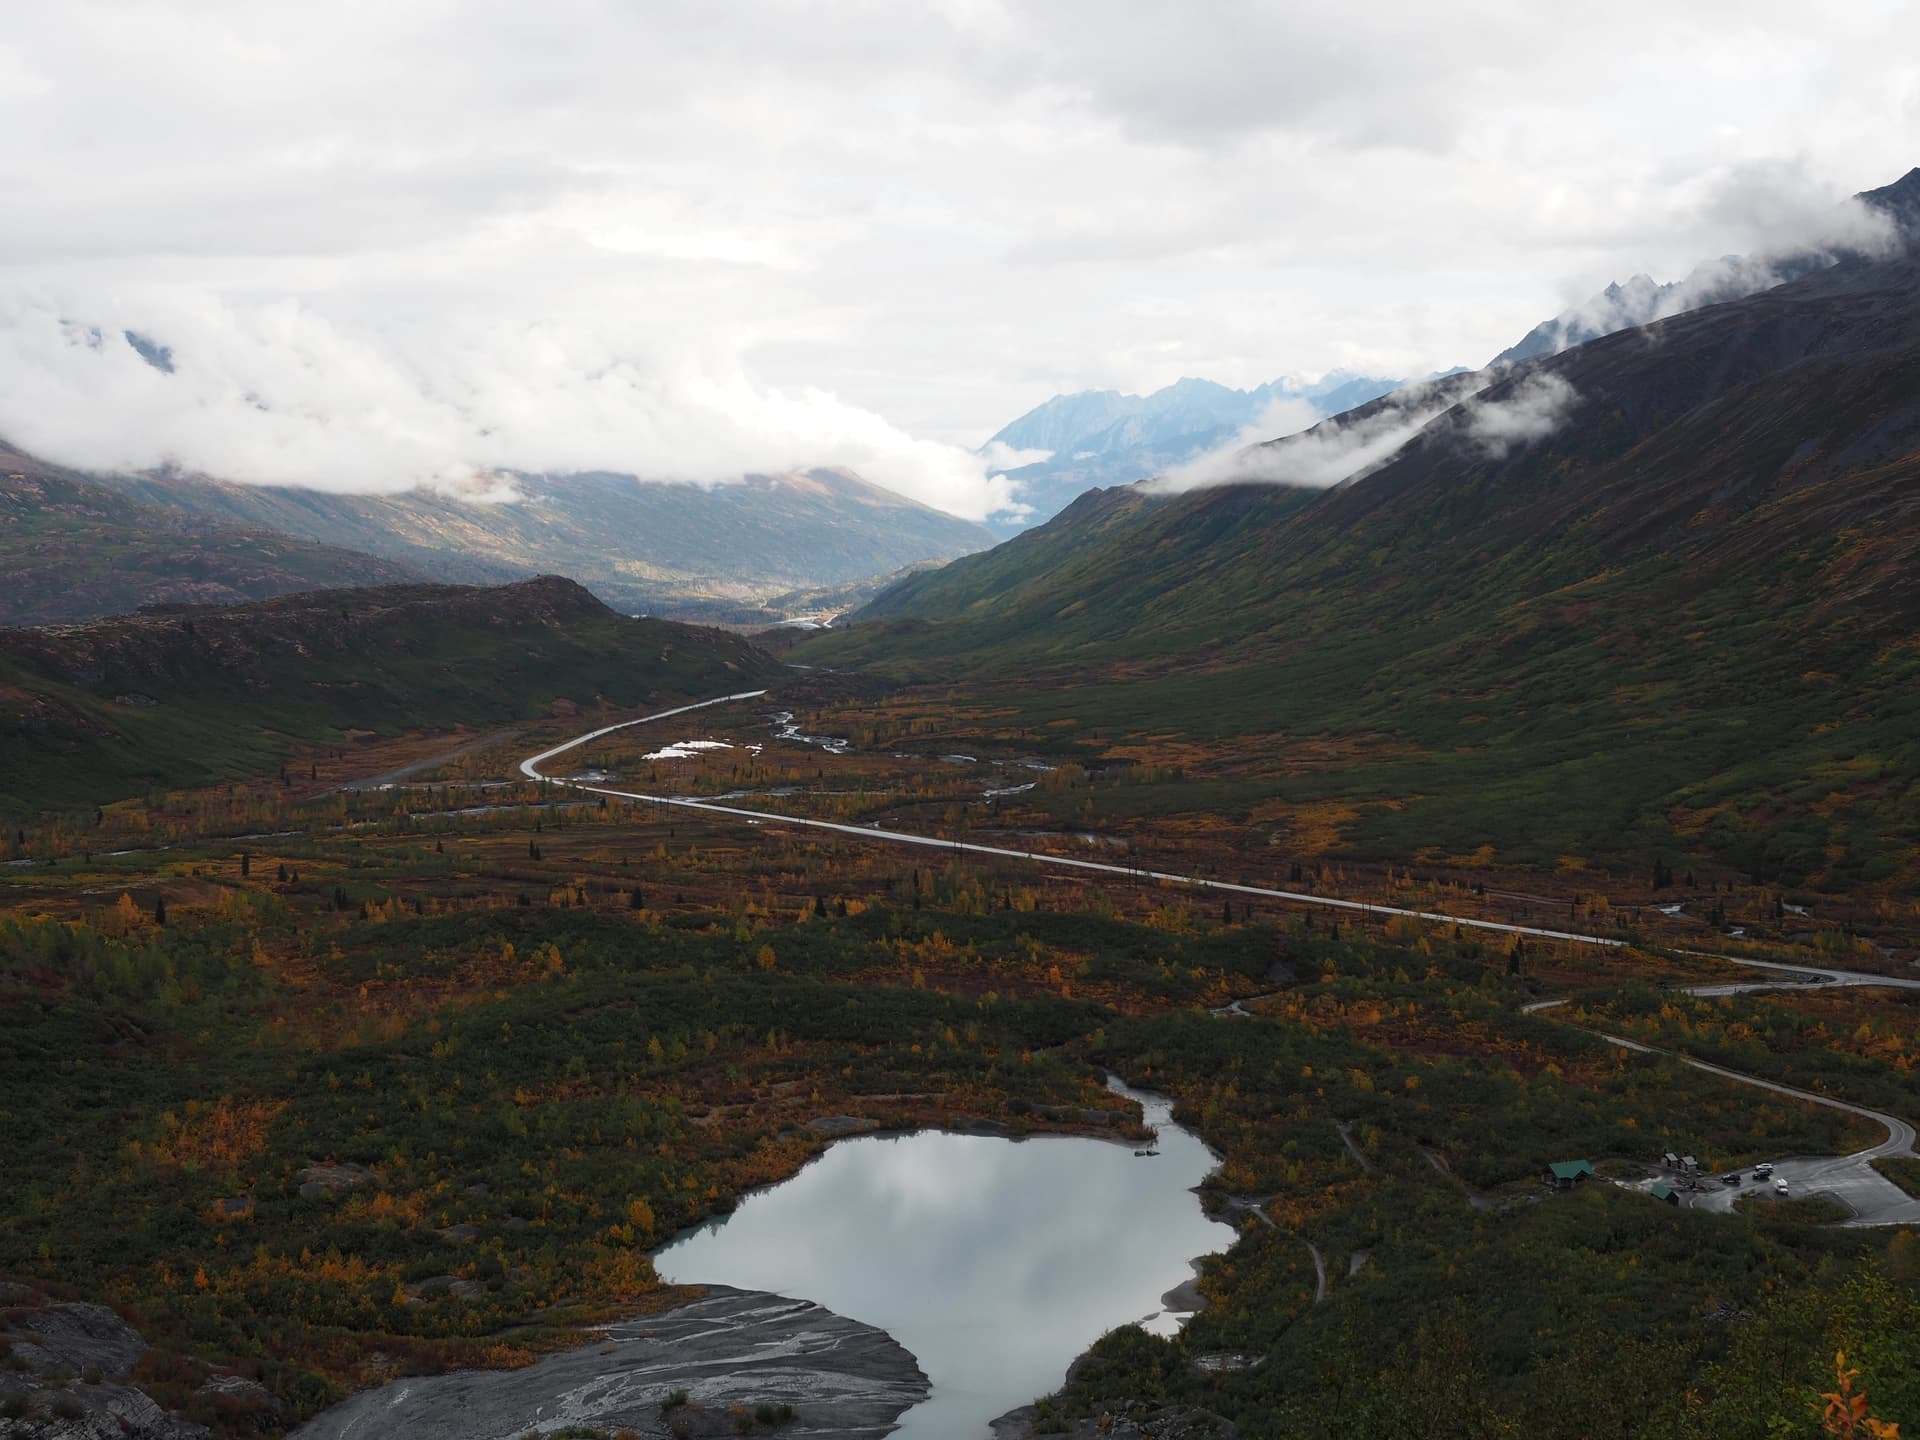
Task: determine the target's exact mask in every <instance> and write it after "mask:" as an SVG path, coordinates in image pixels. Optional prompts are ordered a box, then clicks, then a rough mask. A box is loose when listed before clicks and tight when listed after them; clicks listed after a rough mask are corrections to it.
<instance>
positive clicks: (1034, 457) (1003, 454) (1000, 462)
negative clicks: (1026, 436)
mask: <svg viewBox="0 0 1920 1440" xmlns="http://www.w3.org/2000/svg"><path fill="white" fill-rule="evenodd" d="M980 458H981V459H982V460H984V461H986V462H987V464H988V465H989V466H990V467H991V468H993V469H995V470H1018V469H1020V468H1021V467H1022V466H1023V465H1044V464H1045V463H1046V462H1047V461H1049V460H1051V459H1052V458H1053V451H1051V450H1021V449H1018V448H1016V447H1015V446H1012V445H1009V444H1007V442H1006V441H1004V440H989V441H988V442H987V443H986V444H984V445H982V446H981V447H980Z"/></svg>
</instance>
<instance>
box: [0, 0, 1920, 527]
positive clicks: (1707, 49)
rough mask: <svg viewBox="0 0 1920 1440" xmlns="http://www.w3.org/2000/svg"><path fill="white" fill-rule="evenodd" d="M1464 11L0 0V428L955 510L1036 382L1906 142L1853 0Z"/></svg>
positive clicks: (1347, 356)
mask: <svg viewBox="0 0 1920 1440" xmlns="http://www.w3.org/2000/svg"><path fill="white" fill-rule="evenodd" d="M1463 4H1464V8H1462V7H1455V8H1453V9H1450V10H1446V11H1439V10H1436V9H1434V8H1433V7H1432V6H1429V5H1417V4H1414V3H1412V0H1381V3H1379V4H1376V5H1373V6H1370V7H1368V8H1367V10H1366V11H1365V13H1364V14H1357V15H1349V14H1346V13H1345V12H1341V13H1338V14H1336V13H1334V12H1332V11H1326V12H1325V13H1322V12H1321V11H1319V10H1315V9H1313V8H1311V7H1299V6H1294V7H1286V6H1273V5H1258V4H1250V3H1245V0H1196V3H1195V4H1193V5H1190V6H1183V7H1179V8H1178V9H1177V10H1176V9H1174V8H1169V7H1160V8H1154V7H1139V6H1133V7H1117V8H1116V7H1114V6H1111V5H1107V4H1100V3H1098V0H1059V3H1057V4H1049V5H1039V6H1035V5H1019V4H1014V3H1012V0H952V3H948V4H944V5H941V6H936V7H925V6H910V5H898V4H891V3H887V0H827V3H824V4H817V5H815V4H805V5H803V4H796V3H791V0H747V3H743V4H742V5H738V6H725V7H721V6H713V5H710V4H703V3H698V0H658V3H651V4H648V5H644V6H634V5H624V4H620V3H617V0H549V3H546V4H543V5H541V6H539V7H528V6H522V5H513V4H508V3H504V0H478V3H475V4H472V5H461V6H451V5H443V4H419V5H403V6H372V5H339V6H320V7H313V6H293V5H280V4H272V3H268V4H258V3H243V0H192V3H187V0H177V3H169V0H140V3H134V0H67V3H62V4H59V5H49V6H38V7H16V9H18V10H19V13H18V14H14V15H10V16H9V17H8V19H9V23H8V27H7V29H8V34H7V36H6V38H5V40H4V41H0V133H5V134H6V136H7V144H6V145H5V146H0V189H3V190H4V192H5V193H6V194H7V196H8V199H9V204H8V212H7V223H6V225H5V226H4V227H0V314H3V315H4V317H5V319H6V321H7V324H8V331H9V333H8V334H6V335H5V336H0V435H4V436H5V437H6V438H9V439H11V440H13V441H14V442H15V443H19V444H23V445H28V446H29V447H34V446H39V447H44V448H46V449H47V450H49V451H50V452H51V453H54V454H56V455H57V456H58V457H59V458H66V459H71V460H75V461H78V462H79V463H104V462H105V461H107V460H111V461H112V462H113V463H118V464H142V463H153V462H154V461H156V460H158V459H160V458H162V457H163V456H167V455H173V456H175V457H177V458H178V459H179V460H181V461H182V463H186V464H190V465H196V466H200V467H202V468H207V469H213V470H218V471H220V472H221V473H223V474H227V475H229V476H231V477H232V478H236V479H252V480H262V479H301V480H305V481H308V482H310V483H324V484H329V485H336V486H354V487H372V486H392V485H398V484H404V483H411V482H414V481H420V480H427V481H448V480H451V481H452V482H453V483H459V482H460V480H461V477H463V476H465V475H467V474H468V473H469V472H480V471H486V470H488V469H490V468H497V467H501V466H511V467H514V468H526V469H532V470H557V469H564V468H569V467H573V466H589V465H590V466H594V467H606V468H612V469H621V470H629V471H635V472H638V473H641V474H646V475H660V476H667V475H679V476H697V477H700V478H708V479H715V478H723V477H724V476H725V475H727V474H734V473H738V472H739V471H740V470H742V469H759V470H764V469H774V468H780V467H784V466H788V465H793V464H826V463H838V464H845V465H849V466H851V467H853V468H855V469H858V470H861V471H862V472H863V473H866V474H868V475H870V476H871V477H872V478H874V479H876V480H879V481H881V482H882V483H887V484H893V485H896V486H898V487H900V488H902V489H904V490H906V491H908V493H911V494H914V495H915V496H917V497H918V498H921V499H923V500H928V501H929V502H931V503H935V504H939V505H942V506H944V507H946V508H949V509H953V510H955V511H956V512H958V513H962V514H968V515H981V514H985V513H987V512H988V511H989V510H990V509H992V508H994V507H996V506H1006V505H1017V504H1018V503H1019V500H1018V496H1017V495H1016V494H1015V493H1013V486H1012V483H1011V482H1008V481H1007V480H1005V479H1004V478H1003V477H999V476H998V475H997V473H996V472H997V471H1000V470H1004V469H1007V468H1013V467H1011V466H1010V465H1009V464H1007V463H1004V457H984V458H983V457H978V456H976V455H974V454H973V453H972V452H973V450H974V447H976V446H978V445H979V444H980V442H981V440H982V438H983V437H985V436H987V435H989V434H991V433H993V432H994V431H995V430H997V429H998V428H999V427H1000V426H1001V425H1002V424H1004V423H1005V422H1006V421H1008V420H1009V419H1011V418H1012V417H1013V416H1014V415H1016V414H1018V413H1019V412H1021V411H1023V410H1025V409H1027V408H1028V407H1029V406H1031V405H1033V404H1035V403H1038V402H1039V401H1040V400H1043V399H1045V398H1046V397H1047V396H1048V395H1049V394H1051V393H1053V392H1055V391H1060V390H1073V389H1079V388H1083V387H1102V386H1112V387H1114V388H1118V389H1122V390H1127V391H1132V392H1145V391H1149V390H1152V389H1155V388H1157V387H1159V386H1160V385H1163V384H1165V383H1167V382H1169V381H1171V380H1173V379H1175V378H1178V377H1179V376H1181V375H1188V374H1193V375H1205V376H1208V377H1209V378H1213V379H1218V380H1220V381H1223V382H1225V383H1228V384H1234V385H1243V386H1244V385H1250V384H1255V383H1258V382H1261V381H1264V380H1268V379H1271V378H1273V377H1274V376H1275V375H1279V374H1283V373H1290V372H1303V371H1305V372H1317V371H1321V370H1324V369H1328V368H1331V367H1334V366H1345V367H1347V368H1351V369H1354V370H1358V371H1364V372H1370V373H1386V374H1421V373H1427V372H1429V371H1431V370H1435V369H1440V368H1444V367H1446V366H1449V365H1453V364H1458V363H1478V362H1480V361H1482V360H1484V359H1485V357H1487V356H1489V355H1492V354H1494V353H1495V352H1497V351H1498V350H1500V349H1502V348H1504V347H1505V346H1506V345H1508V344H1510V343H1512V342H1513V341H1514V340H1516V339H1518V338H1519V336H1520V335H1522V334H1523V333H1525V331H1526V330H1527V329H1528V328H1530V327H1531V326H1532V325H1534V324H1535V323H1536V322H1538V321H1539V320H1540V319H1542V318H1543V317H1544V316H1545V315H1547V314H1549V313H1552V312H1553V311H1555V310H1557V309H1560V308H1563V306H1564V305H1565V304H1567V303H1568V302H1570V301H1574V300H1578V299H1581V298H1583V297H1585V296H1587V295H1591V294H1592V293H1594V292H1595V291H1597V290H1599V289H1600V288H1601V286H1602V285H1604V284H1605V282H1606V281H1608V280H1611V279H1620V278H1624V277H1626V276H1630V275H1632V274H1634V273H1635V272H1637V271H1642V270H1644V271H1648V272H1650V273H1652V274H1653V275H1655V276H1656V277H1658V278H1661V279H1671V278H1673V277H1675V276H1680V275H1684V274H1686V273H1687V272H1688V271H1689V270H1690V269H1691V268H1692V267H1693V266H1694V265H1695V264H1697V263H1698V262H1699V261H1700V260H1702V259H1703V258H1706V257H1710V256H1714V255H1718V254H1723V253H1727V252H1729V251H1736V252H1739V253H1743V254H1754V253H1759V252H1761V251H1763V250H1768V249H1772V248H1775V247H1776V246H1777V245H1778V244H1780V243H1782V242H1784V241H1787V240H1796V239H1797V240H1802V241H1805V240H1809V239H1811V240H1813V241H1814V243H1838V241H1839V237H1838V236H1837V235H1835V234H1833V233H1832V232H1833V231H1834V229H1835V225H1836V224H1839V225H1844V224H1845V223H1847V222H1846V221H1845V220H1844V218H1843V219H1842V220H1840V221H1838V222H1836V221H1835V220H1834V218H1833V217H1834V216H1836V215H1842V216H1843V215H1844V212H1840V211H1836V210H1835V209H1834V208H1833V207H1834V205H1835V203H1836V202H1837V201H1838V200H1839V199H1840V197H1842V196H1844V195H1846V194H1847V193H1849V192H1851V191H1853V190H1856V189H1861V188H1865V187H1869V186H1873V185H1878V184H1883V183H1885V182H1887V181H1889V180H1892V179H1894V178H1896V177H1898V176H1899V175H1900V174H1902V173H1903V172H1904V171H1905V170H1906V169H1907V168H1908V167H1909V166H1911V165H1912V164H1913V163H1915V161H1916V160H1917V159H1920V154H1916V153H1914V149H1913V141H1912V137H1913V136H1914V135H1916V134H1920V42H1917V41H1916V39H1915V32H1914V28H1913V26H1912V24H1911V18H1912V17H1911V13H1910V10H1909V8H1908V7H1906V6H1905V5H1902V4H1898V3H1894V0H1862V3H1860V4H1857V5H1853V6H1848V7H1845V8H1844V9H1842V10H1840V11H1836V12H1835V13H1833V14H1830V15H1823V16H1822V19H1821V24H1820V25H1819V26H1817V27H1809V26H1808V24H1807V23H1806V11H1805V8H1804V6H1801V5H1789V4H1787V3H1784V0H1746V3H1740V4H1734V3H1732V0H1700V3H1699V4H1696V5H1689V6H1684V7H1679V8H1678V9H1675V7H1671V6H1656V5H1654V4H1652V3H1651V0H1622V3H1621V4H1619V5H1615V6H1609V7H1605V8H1592V7H1590V8H1588V9H1585V10H1582V9H1579V8H1578V7H1575V8H1574V9H1571V10H1569V9H1568V8H1567V7H1541V6H1537V5H1528V4H1523V3H1520V0H1463ZM1649 34H1658V36H1659V37H1660V38H1659V43H1658V44H1649V43H1639V42H1638V41H1636V40H1635V39H1634V38H1633V37H1643V36H1645V35H1649ZM1623 46H1625V47H1627V48H1628V49H1629V50H1630V52H1631V53H1630V57H1629V58H1627V59H1618V61H1617V63H1604V61H1602V62H1599V63H1597V62H1596V57H1621V56H1622V55H1623V49H1622V47H1623ZM1568 75H1578V76H1579V77H1580V83H1579V84H1565V83H1560V81H1561V79H1563V78H1564V77H1565V76H1568ZM62 319H72V320H75V321H80V322H84V323H86V324H90V325H97V326H99V327H100V328H101V329H102V331H103V332H104V333H106V334H109V335H111V334H114V333H116V332H117V330H118V329H120V328H123V327H125V328H133V329H137V330H139V331H141V332H142V333H147V334H152V335H154V336H155V337H156V338H158V339H160V340H162V341H164V342H165V343H168V344H170V345H172V346H173V348H174V350H175V352H176V354H177V356H178V357H179V370H178V373H177V374H175V375H174V376H170V377H161V376H158V375H156V374H154V373H153V372H151V371H149V370H147V369H146V368H145V367H144V366H140V365H139V362H138V361H137V358H136V357H129V356H127V355H124V354H119V353H117V352H116V351H115V350H114V348H113V347H112V346H103V347H102V349H101V350H100V351H98V352H88V353H84V354H82V353H69V352H68V351H65V350H62V349H59V348H58V346H59V345H60V344H62V343H63V342H62V341H61V340H60V338H59V331H58V328H57V325H56V324H55V322H57V321H58V320H62ZM130 366H131V367H133V368H129V367H130ZM249 396H252V397H254V399H252V400H250V399H249V398H248V397H249ZM255 400H258V401H261V402H263V403H265V405H266V408H265V409H261V408H259V405H258V404H256V403H255ZM1305 459H1306V456H1305V454H1304V453H1303V454H1302V455H1300V456H1297V457H1295V462H1297V463H1302V464H1304V462H1305Z"/></svg>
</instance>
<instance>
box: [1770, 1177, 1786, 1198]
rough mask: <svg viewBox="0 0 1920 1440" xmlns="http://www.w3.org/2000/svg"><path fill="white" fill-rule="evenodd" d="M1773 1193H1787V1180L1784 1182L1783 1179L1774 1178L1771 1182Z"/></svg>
mask: <svg viewBox="0 0 1920 1440" xmlns="http://www.w3.org/2000/svg"><path fill="white" fill-rule="evenodd" d="M1773 1193H1774V1194H1776V1195H1784V1194H1786V1193H1787V1182H1786V1181H1784V1180H1776V1181H1774V1182H1773Z"/></svg>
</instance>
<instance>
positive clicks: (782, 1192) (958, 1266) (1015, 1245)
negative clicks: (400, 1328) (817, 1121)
mask: <svg viewBox="0 0 1920 1440" xmlns="http://www.w3.org/2000/svg"><path fill="white" fill-rule="evenodd" d="M1113 1088H1114V1089H1116V1090H1119V1091H1120V1093H1122V1094H1125V1095H1128V1096H1130V1097H1131V1098H1132V1099H1134V1100H1136V1101H1139V1102H1141V1104H1142V1108H1143V1109H1144V1111H1145V1114H1146V1120H1147V1123H1148V1124H1149V1125H1152V1126H1155V1127H1156V1128H1157V1129H1158V1131H1159V1142H1158V1145H1157V1146H1156V1147H1155V1148H1156V1149H1157V1151H1158V1153H1157V1154H1156V1155H1155V1156H1153V1157H1151V1158H1146V1157H1141V1156H1136V1155H1135V1154H1134V1153H1133V1147H1132V1146H1130V1145H1123V1144H1116V1143H1114V1142H1111V1141H1105V1140H1085V1139H1077V1138H1070V1137H1053V1136H1048V1137H1037V1138H1033V1139H1028V1140H1021V1141H1012V1140H999V1139H992V1138H988V1137H984V1136H977V1135H946V1134H940V1133H937V1132H921V1133H918V1134H912V1135H900V1136H864V1137H861V1138H858V1139H852V1140H842V1141H840V1142H839V1143H837V1144H835V1145H833V1146H831V1147H829V1148H828V1150H827V1151H826V1153H825V1154H824V1155H822V1156H821V1157H820V1158H819V1159H818V1160H816V1161H814V1162H813V1163H812V1164H810V1165H808V1166H807V1167H806V1168H805V1169H804V1170H802V1171H801V1172H800V1173H799V1174H798V1175H796V1176H794V1177H793V1178H792V1179H791V1180H788V1181H785V1182H783V1183H781V1184H779V1185H776V1186H773V1187H771V1188H769V1189H766V1190H762V1191H758V1192H756V1193H754V1194H752V1195H750V1196H748V1197H747V1198H746V1199H745V1200H744V1201H743V1202H742V1203H741V1205H740V1207H739V1208H738V1209H737V1210H735V1211H734V1212H733V1214H731V1215H729V1216H727V1217H725V1218H724V1219H721V1220H718V1221H715V1222H714V1223H712V1224H710V1225H706V1226H703V1227H701V1228H700V1229H698V1230H694V1231H691V1232H689V1233H688V1234H686V1235H684V1236H682V1237H681V1238H679V1239H678V1240H675V1241H674V1242H673V1243H672V1244H670V1245H668V1246H666V1247H664V1248H663V1249H661V1250H660V1251H658V1252H656V1254H655V1256H654V1264H655V1266H656V1267H657V1268H658V1270H659V1272H660V1276H661V1278H662V1279H664V1280H669V1281H672V1282H674V1283H676V1284H699V1283H701V1282H708V1283H712V1284H721V1285H734V1286H738V1287H740V1288H742V1289H757V1290H770V1291H773V1292H775V1293H776V1294H780V1295H786V1296H791V1297H793V1298H795V1299H804V1300H812V1301H815V1302H816V1303H818V1304H821V1305H824V1306H826V1307H827V1308H828V1309H829V1310H834V1311H837V1312H839V1313H840V1314H842V1315H845V1316H847V1317H848V1318H850V1319H854V1320H861V1321H865V1322H866V1323H867V1324H869V1325H875V1326H878V1327H880V1328H881V1329H883V1330H885V1331H887V1332H888V1333H889V1334H890V1335H892V1336H893V1337H894V1339H896V1340H898V1341H899V1342H900V1343H901V1344H902V1345H904V1346H906V1347H907V1349H908V1350H910V1351H912V1352H913V1355H914V1358H915V1359H916V1360H918V1361H919V1362H920V1368H921V1369H922V1370H924V1371H925V1372H926V1374H927V1377H928V1378H929V1379H930V1380H931V1381H932V1382H933V1391H932V1394H931V1396H930V1397H929V1398H928V1399H927V1401H926V1402H925V1403H924V1404H921V1405H918V1406H915V1407H914V1408H913V1409H912V1410H909V1411H908V1412H907V1413H906V1415H905V1416H904V1417H903V1418H902V1420H901V1423H900V1428H899V1429H898V1430H896V1431H895V1432H894V1434H895V1435H896V1436H899V1437H912V1440H968V1437H984V1436H986V1434H987V1431H988V1424H989V1422H991V1421H992V1420H993V1419H994V1418H995V1417H997V1416H1000V1415H1003V1414H1005V1413H1006V1412H1007V1411H1008V1410H1011V1409H1014V1408H1015V1407H1017V1406H1020V1405H1025V1404H1028V1403H1029V1402H1031V1401H1032V1400H1034V1399H1036V1398H1037V1397H1039V1396H1041V1395H1044V1394H1047V1393H1048V1392H1049V1391H1052V1390H1055V1389H1057V1388H1058V1387H1059V1386H1060V1384H1061V1382H1062V1381H1063V1380H1064V1379H1065V1378H1066V1372H1067V1367H1068V1365H1070V1364H1071V1363H1072V1362H1073V1361H1074V1359H1075V1358H1076V1357H1077V1356H1078V1355H1079V1354H1080V1353H1081V1352H1082V1351H1083V1350H1085V1349H1086V1348H1087V1346H1088V1345H1090V1344H1092V1343H1093V1341H1095V1340H1096V1339H1098V1338H1099V1337H1100V1336H1101V1335H1102V1334H1104V1333H1105V1332H1106V1331H1108V1330H1111V1329H1112V1328H1114V1327H1115V1326H1116V1325H1123V1324H1126V1323H1128V1322H1129V1321H1136V1322H1140V1323H1142V1324H1145V1325H1146V1326H1147V1328H1149V1329H1151V1330H1154V1331H1156V1332H1158V1333H1160V1334H1171V1333H1173V1331H1174V1330H1175V1329H1177V1328H1178V1326H1179V1324H1180V1321H1181V1320H1183V1319H1184V1318H1185V1316H1184V1314H1182V1313H1176V1312H1173V1311H1170V1310H1169V1309H1168V1308H1167V1307H1166V1305H1165V1304H1164V1303H1163V1299H1162V1297H1163V1296H1165V1295H1166V1294H1167V1292H1168V1291H1171V1290H1173V1289H1175V1288H1176V1287H1177V1286H1179V1285H1182V1284H1183V1283H1185V1282H1186V1281H1188V1280H1191V1279H1192V1278H1193V1274H1194V1272H1193V1266H1192V1262H1193V1260H1195V1259H1196V1258H1197V1257H1199V1256H1202V1255H1207V1254H1211V1253H1213V1252H1215V1251H1219V1250H1223V1249H1225V1248H1226V1247H1227V1246H1228V1245H1229V1244H1231V1243H1232V1241H1233V1238H1234V1231H1233V1229H1232V1227H1231V1226H1228V1225H1224V1224H1221V1223H1220V1222H1218V1221H1213V1220H1209V1219H1207V1218H1206V1217H1205V1216H1204V1215H1203V1214H1202V1213H1201V1210H1200V1201H1199V1197H1198V1196H1196V1195H1195V1194H1193V1187H1194V1186H1196V1185H1198V1184H1199V1183H1200V1181H1201V1180H1202V1179H1204V1178H1205V1177H1206V1175H1207V1174H1208V1172H1210V1171H1211V1170H1212V1169H1213V1168H1214V1166H1215V1165H1216V1163H1217V1161H1216V1159H1215V1157H1214V1156H1213V1154H1212V1153H1211V1152H1210V1151H1209V1150H1208V1149H1207V1148H1206V1146H1204V1145H1203V1144H1201V1143H1200V1140H1199V1139H1198V1138H1197V1137H1196V1136H1194V1135H1193V1134H1191V1133H1190V1132H1188V1131H1186V1130H1183V1129H1181V1128H1179V1127H1178V1126H1176V1125H1174V1124H1173V1123H1172V1122H1171V1120H1170V1119H1169V1118H1168V1113H1169V1110H1170V1109H1171V1106H1170V1103H1169V1102H1168V1101H1167V1100H1166V1099H1165V1098H1163V1097H1160V1096H1155V1095H1145V1094H1142V1093H1140V1092H1138V1091H1133V1090H1127V1089H1125V1088H1124V1087H1121V1086H1119V1085H1118V1084H1117V1083H1115V1084H1114V1086H1113Z"/></svg>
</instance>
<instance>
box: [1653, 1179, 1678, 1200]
mask: <svg viewBox="0 0 1920 1440" xmlns="http://www.w3.org/2000/svg"><path fill="white" fill-rule="evenodd" d="M1647 1193H1648V1194H1649V1195H1651V1196H1653V1198H1654V1199H1656V1200H1664V1201H1666V1202H1667V1204H1669V1205H1678V1204H1679V1203H1680V1196H1679V1195H1678V1193H1676V1192H1675V1190H1674V1188H1673V1187H1672V1186H1671V1185H1669V1184H1667V1183H1666V1181H1664V1180H1662V1181H1661V1182H1660V1183H1659V1184H1657V1185H1655V1186H1654V1187H1653V1188H1652V1189H1651V1190H1649V1191H1647Z"/></svg>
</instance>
